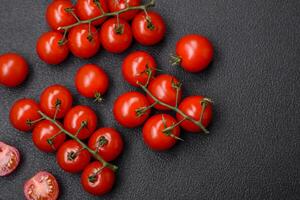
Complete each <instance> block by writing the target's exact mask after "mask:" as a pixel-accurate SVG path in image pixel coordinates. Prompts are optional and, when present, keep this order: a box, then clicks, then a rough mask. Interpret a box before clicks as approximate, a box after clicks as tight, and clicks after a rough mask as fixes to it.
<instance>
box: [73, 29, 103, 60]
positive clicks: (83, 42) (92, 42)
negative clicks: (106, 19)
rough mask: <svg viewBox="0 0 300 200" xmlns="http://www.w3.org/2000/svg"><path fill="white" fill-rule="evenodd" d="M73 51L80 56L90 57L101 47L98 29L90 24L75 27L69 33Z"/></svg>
mask: <svg viewBox="0 0 300 200" xmlns="http://www.w3.org/2000/svg"><path fill="white" fill-rule="evenodd" d="M68 39H69V42H68V44H69V47H70V50H71V52H72V53H73V54H74V55H75V56H77V57H79V58H90V57H92V56H94V55H95V54H96V53H97V52H98V51H99V49H100V38H99V35H98V31H97V29H96V28H95V27H94V26H93V25H91V27H90V31H89V25H88V24H81V25H78V26H75V27H73V28H72V29H71V30H70V32H69V35H68Z"/></svg>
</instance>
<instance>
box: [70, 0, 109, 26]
mask: <svg viewBox="0 0 300 200" xmlns="http://www.w3.org/2000/svg"><path fill="white" fill-rule="evenodd" d="M98 2H99V3H100V5H101V8H102V9H103V11H104V12H105V13H107V12H108V7H107V4H106V0H99V1H98ZM101 8H99V7H98V5H97V4H96V3H95V0H77V3H76V5H75V11H76V14H77V16H78V17H79V18H80V19H81V20H88V19H91V18H94V17H97V16H99V15H101V14H103V13H102V11H101ZM105 20H106V17H103V18H101V19H98V20H96V21H93V23H92V24H93V25H95V26H97V25H100V24H102V23H103V22H104V21H105Z"/></svg>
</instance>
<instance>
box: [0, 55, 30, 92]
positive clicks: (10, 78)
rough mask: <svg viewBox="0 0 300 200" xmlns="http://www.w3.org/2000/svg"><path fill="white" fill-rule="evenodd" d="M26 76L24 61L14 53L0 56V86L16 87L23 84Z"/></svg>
mask: <svg viewBox="0 0 300 200" xmlns="http://www.w3.org/2000/svg"><path fill="white" fill-rule="evenodd" d="M27 75H28V64H27V62H26V60H25V59H24V58H23V57H22V56H20V55H18V54H16V53H6V54H3V55H0V84H2V85H5V86H6V87H16V86H18V85H20V84H21V83H23V82H24V80H25V79H26V77H27Z"/></svg>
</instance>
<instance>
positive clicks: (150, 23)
mask: <svg viewBox="0 0 300 200" xmlns="http://www.w3.org/2000/svg"><path fill="white" fill-rule="evenodd" d="M148 16H149V17H148V18H147V16H146V14H145V13H144V12H140V13H139V14H138V15H136V16H135V17H134V18H133V21H132V24H131V26H132V33H133V36H134V38H135V39H136V41H138V43H140V44H142V45H147V46H149V45H154V44H157V43H158V42H160V41H161V40H162V39H163V38H164V36H165V33H166V25H165V22H164V20H163V19H162V17H161V16H160V15H159V14H158V13H156V12H153V11H150V12H148Z"/></svg>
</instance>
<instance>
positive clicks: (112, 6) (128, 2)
mask: <svg viewBox="0 0 300 200" xmlns="http://www.w3.org/2000/svg"><path fill="white" fill-rule="evenodd" d="M139 5H141V0H109V1H108V8H109V11H110V12H116V11H119V10H124V9H125V8H127V6H130V7H133V6H139ZM138 12H139V11H138V10H130V11H127V12H124V13H122V14H120V18H122V19H124V20H128V21H129V20H131V19H132V18H133V17H134V16H136V14H137V13H138Z"/></svg>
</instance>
